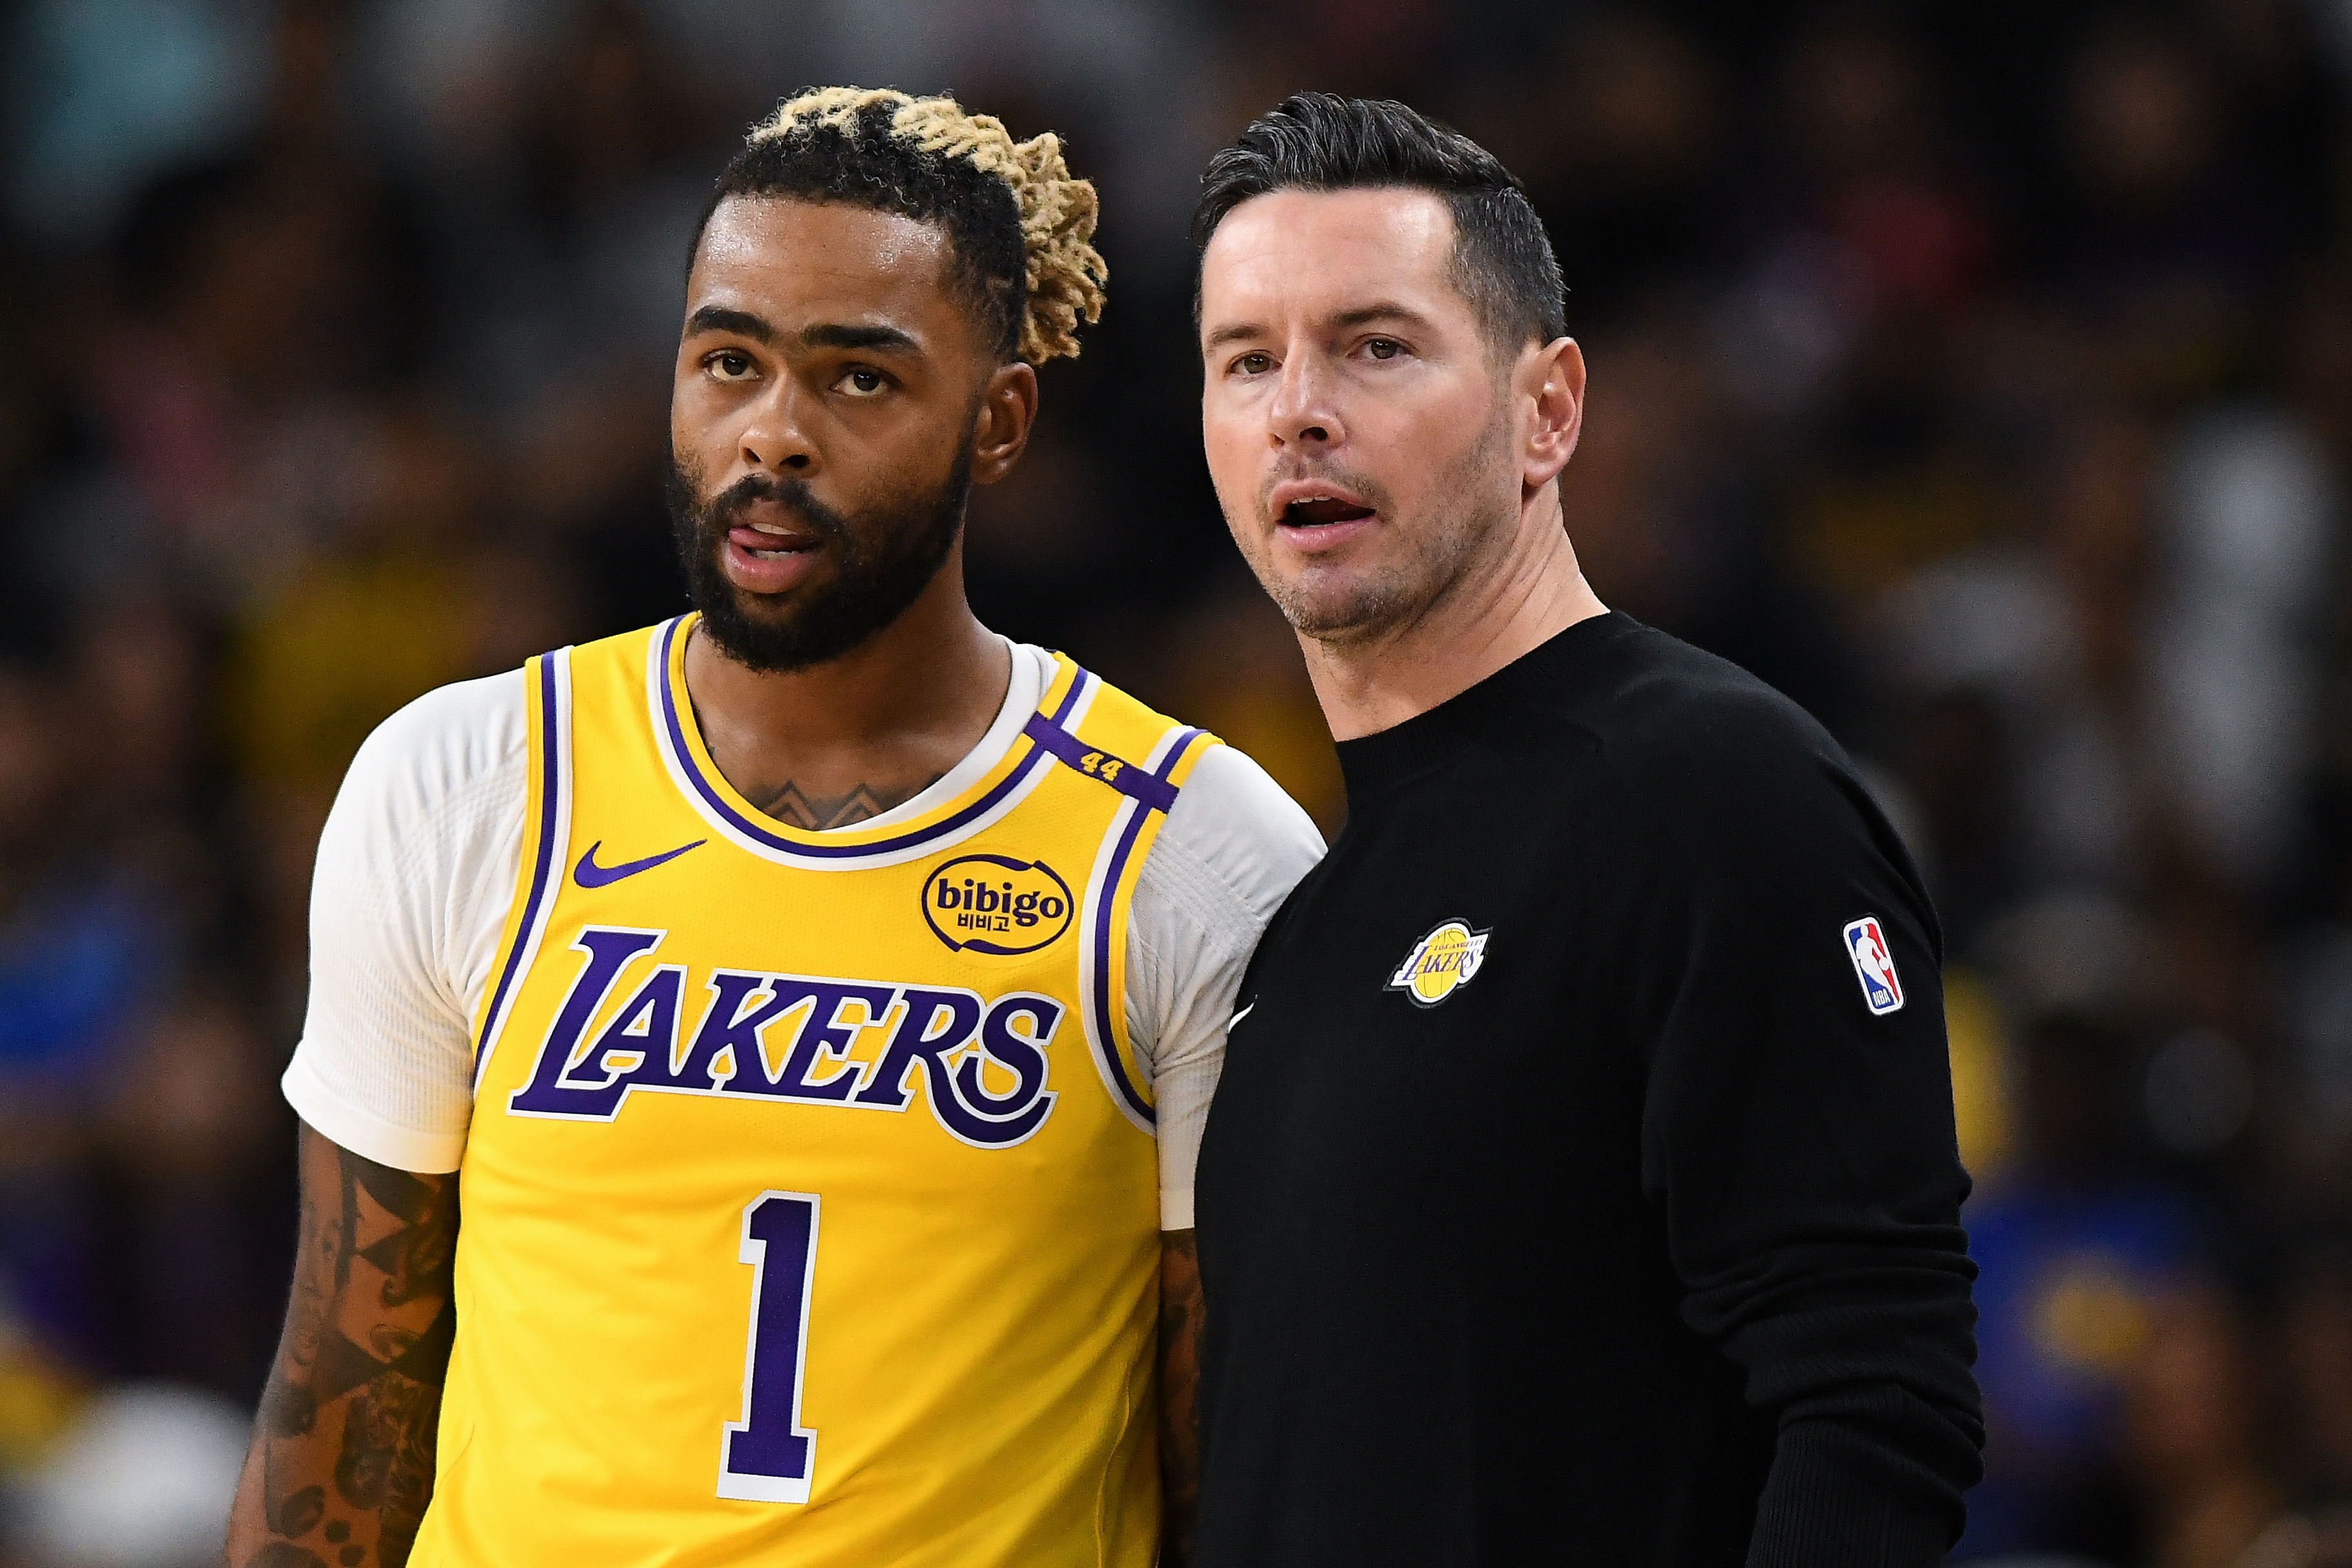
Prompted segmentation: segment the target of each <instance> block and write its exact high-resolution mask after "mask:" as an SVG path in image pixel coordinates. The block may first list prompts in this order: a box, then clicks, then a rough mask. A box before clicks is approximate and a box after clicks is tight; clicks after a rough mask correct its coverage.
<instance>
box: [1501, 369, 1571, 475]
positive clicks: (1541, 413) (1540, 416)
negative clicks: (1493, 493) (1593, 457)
mask: <svg viewBox="0 0 2352 1568" xmlns="http://www.w3.org/2000/svg"><path fill="white" fill-rule="evenodd" d="M1512 379H1513V388H1512V390H1513V392H1514V393H1515V394H1516V395H1517V397H1518V398H1519V399H1520V400H1521V403H1522V406H1525V407H1527V408H1528V412H1529V417H1528V425H1527V434H1526V437H1525V440H1524V443H1523V446H1522V449H1521V452H1520V457H1519V465H1520V466H1519V483H1520V484H1521V485H1522V486H1524V487H1525V488H1526V489H1528V490H1530V491H1532V490H1538V489H1542V488H1543V487H1544V486H1546V485H1548V484H1549V483H1551V482H1552V480H1554V479H1558V478H1559V471H1560V470H1561V469H1562V468H1566V467H1568V460H1569V458H1571V457H1574V456H1575V455H1576V439H1577V437H1578V436H1580V435H1581V434H1582V433H1583V430H1584V351H1583V350H1582V349H1580V348H1578V347H1577V346H1576V340H1575V339H1574V338H1554V339H1553V340H1552V341H1551V342H1548V343H1544V344H1542V345H1540V346H1539V347H1536V348H1530V349H1528V350H1527V351H1526V352H1525V353H1522V354H1521V355H1520V356H1519V363H1517V365H1516V366H1514V367H1513V371H1512Z"/></svg>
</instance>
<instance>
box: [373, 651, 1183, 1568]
mask: <svg viewBox="0 0 2352 1568" xmlns="http://www.w3.org/2000/svg"><path fill="white" fill-rule="evenodd" d="M691 624H692V622H691V617H686V618H681V619H679V620H675V621H671V622H668V623H667V624H666V625H663V626H657V627H655V628H652V629H650V630H646V631H640V632H635V633H632V634H630V635H628V636H625V637H614V638H612V639H610V640H607V641H604V642H599V643H593V644H591V645H588V646H586V647H578V648H572V649H567V650H563V651H560V652H557V653H553V654H550V655H547V656H546V657H544V658H538V659H534V660H532V661H531V662H530V665H529V666H528V667H527V668H526V671H525V675H526V679H527V681H528V684H529V688H530V706H531V714H532V718H531V751H532V761H531V786H530V792H531V793H530V815H529V818H528V820H527V822H526V825H525V837H524V853H523V858H522V859H523V864H522V871H521V876H520V882H519V886H518V888H517V893H516V899H515V904H514V908H513V910H512V912H511V914H510V915H509V919H508V923H507V931H506V935H505V938H504V941H503V944H502V947H501V949H500V952H499V958H498V961H497V963H496V964H495V966H494V967H493V969H492V971H491V974H492V982H491V984H490V986H489V988H488V996H487V997H486V998H485V1001H484V1005H483V1008H482V1015H481V1016H480V1018H479V1019H478V1040H479V1058H478V1064H477V1068H476V1086H475V1105H474V1116H473V1124H472V1129H471V1131H470V1132H469V1134H468V1138H467V1146H466V1153H465V1161H464V1164H463V1167H462V1169H461V1173H460V1177H459V1205H460V1209H459V1212H460V1216H461V1217H460V1222H459V1232H458V1242H457V1344H456V1348H455V1350H454V1352H453V1353H452V1354H451V1357H450V1363H449V1380H448V1389H447V1395H446V1403H445V1405H444V1406H443V1411H442V1416H441V1426H440V1435H439V1442H440V1447H439V1455H438V1471H437V1477H436V1483H435V1494H434V1499H433V1505H432V1508H431V1510H429V1511H428V1513H427V1514H426V1516H425V1525H424V1530H423V1532H422V1533H421V1534H420V1536H419V1537H418V1539H417V1543H416V1549H415V1555H414V1557H413V1558H412V1559H411V1561H412V1562H414V1563H417V1564H419V1565H420V1568H424V1565H431V1568H442V1565H445V1564H446V1565H456V1564H463V1565H466V1568H484V1565H488V1564H498V1565H499V1568H528V1565H532V1564H549V1565H551V1568H607V1565H614V1568H618V1565H635V1564H654V1563H660V1564H678V1565H687V1564H732V1563H789V1564H793V1568H827V1565H838V1568H879V1565H881V1564H885V1563H887V1564H894V1565H902V1568H916V1565H919V1564H938V1565H940V1568H948V1565H954V1568H981V1565H995V1564H1003V1565H1006V1568H1013V1565H1019V1568H1045V1565H1050V1564H1080V1563H1084V1564H1089V1565H1095V1564H1122V1565H1137V1568H1141V1565H1145V1564H1149V1563H1151V1562H1152V1560H1153V1557H1154V1554H1155V1551H1156V1546H1157V1537H1158V1531H1159V1509H1160V1504H1159V1478H1158V1459H1157V1443H1156V1437H1155V1426H1156V1418H1155V1414H1154V1410H1155V1405H1154V1394H1153V1381H1154V1364H1153V1363H1154V1344H1155V1320H1156V1316H1157V1300H1158V1284H1157V1281H1158V1259H1159V1243H1158V1235H1159V1199H1158V1191H1159V1181H1158V1162H1157V1157H1156V1145H1155V1142H1154V1140H1153V1137H1152V1131H1151V1126H1152V1109H1151V1101H1150V1093H1149V1091H1148V1089H1147V1088H1146V1087H1145V1085H1144V1082H1143V1079H1142V1075H1141V1074H1140V1073H1139V1071H1138V1070H1137V1064H1136V1060H1135V1058H1134V1053H1133V1051H1132V1049H1131V1047H1130V1042H1129V1039H1128V1033H1127V1023H1126V1009H1125V1006H1124V1003H1123V998H1124V996H1125V994H1126V977H1125V974H1124V973H1123V970H1124V967H1125V961H1126V953H1127V921H1128V910H1129V900H1130V899H1131V897H1132V895H1133V891H1134V887H1135V879H1136V875H1137V872H1138V869H1139V867H1140V866H1141V863H1142V861H1143V858H1144V856H1145V854H1146V852H1147V851H1148V850H1149V849H1150V844H1151V840H1152V837H1153V835H1154V834H1155V833H1156V832H1157V831H1158V828H1159V826H1160V823H1161V822H1162V821H1164V820H1165V815H1166V812H1167V809H1168V807H1169V805H1171V803H1172V801H1173V800H1174V798H1175V794H1176V791H1177V790H1178V788H1180V787H1181V785H1182V784H1183V782H1184V779H1185V776H1186V775H1187V773H1189V772H1190V771H1191V769H1192V764H1193V763H1195V762H1196V761H1197V760H1198V759H1199V757H1200V756H1201V754H1202V752H1203V751H1204V750H1206V749H1207V747H1208V746H1209V745H1211V744H1213V743H1214V742H1213V740H1212V739H1211V738H1210V737H1208V736H1206V735H1204V734H1202V732H1201V731H1196V730H1188V729H1185V728H1183V727H1182V726H1181V725H1178V724H1176V723H1174V722H1173V721H1170V720H1168V719H1165V718H1162V717H1160V715H1158V714H1156V713H1153V712H1151V711H1150V710H1148V709H1146V708H1144V707H1143V706H1142V705H1141V704H1140V703H1139V702H1137V701H1135V700H1133V699H1132V698H1129V697H1128V696H1126V695H1124V694H1123V693H1121V692H1119V691H1117V690H1115V689H1112V688H1110V687H1109V686H1108V685H1106V684H1104V683H1103V682H1102V681H1101V680H1099V679H1096V678H1095V677H1093V676H1091V675H1089V674H1087V672H1086V671H1084V670H1082V669H1080V668H1077V667H1076V665H1074V664H1072V663H1070V662H1069V661H1068V660H1067V659H1057V661H1056V670H1055V678H1054V679H1053V681H1052V684H1051V686H1050V687H1049V689H1047V691H1046V693H1045V699H1044V700H1043V701H1042V702H1041V703H1040V705H1039V708H1038V710H1037V711H1036V712H1035V713H1034V714H1032V715H1031V716H1030V718H1029V720H1028V721H1027V725H1026V727H1025V729H1024V731H1022V733H1021V735H1020V737H1019V738H1018V739H1017V740H1016V741H1015V742H1014V743H1013V746H1012V748H1011V749H1010V751H1009V752H1007V753H1006V754H1005V756H1004V757H1003V759H1002V760H1001V761H1000V762H998V763H997V764H996V765H995V766H994V767H993V768H992V769H991V770H990V771H989V772H988V773H987V774H986V775H985V776H984V777H982V778H981V779H979V780H978V781H977V782H975V783H974V784H972V785H971V787H970V788H969V789H967V790H965V791H963V792H962V793H961V795H958V796H957V797H956V798H955V799H953V800H950V801H948V802H946V803H944V804H942V805H940V806H938V807H937V808H936V809H934V810H932V811H930V812H928V813H926V814H925V815H923V816H921V817H919V819H917V820H914V821H912V822H901V823H894V824H892V825H890V826H882V827H872V828H859V829H850V830H845V831H836V832H827V833H809V832H804V831H801V830H799V829H796V828H793V827H789V826H784V825H782V824H781V823H778V822H775V821H773V820H772V819H770V818H768V817H766V816H762V815H761V813H760V812H758V811H757V810H755V809H754V808H753V807H752V806H751V805H750V804H749V803H747V802H746V801H745V800H744V799H743V798H742V797H741V796H740V795H738V794H737V793H736V792H735V791H734V790H733V789H732V788H730V786H729V785H728V784H727V782H726V780H725V779H723V778H721V777H720V776H719V771H718V769H717V768H715V767H714V766H712V764H711V761H710V756H709V752H708V751H706V750H705V749H704V746H703V742H702V740H701V738H700V736H699V734H698V731H697V729H696V725H695V721H694V714H693V710H692V707H691V705H690V704H689V703H688V700H687V696H686V684H685V649H686V642H687V637H688V631H689V629H690V626H691Z"/></svg>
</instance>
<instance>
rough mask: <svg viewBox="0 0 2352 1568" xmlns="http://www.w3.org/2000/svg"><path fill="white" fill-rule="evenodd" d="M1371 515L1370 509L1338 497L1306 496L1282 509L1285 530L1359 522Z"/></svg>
mask: <svg viewBox="0 0 2352 1568" xmlns="http://www.w3.org/2000/svg"><path fill="white" fill-rule="evenodd" d="M1371 515H1372V509H1371V508H1370V507H1368V506H1358V505H1357V504H1356V503H1355V502H1354V501H1350V500H1340V499H1339V497H1338V496H1307V497H1302V498H1301V499H1299V500H1295V501H1292V502H1291V503H1290V504H1289V505H1288V506H1286V507H1284V508H1283V509H1282V525H1283V526H1284V527H1285V528H1324V527H1328V525H1330V524H1332V523H1335V522H1360V521H1362V520H1364V519H1365V518H1368V517H1370V516H1371Z"/></svg>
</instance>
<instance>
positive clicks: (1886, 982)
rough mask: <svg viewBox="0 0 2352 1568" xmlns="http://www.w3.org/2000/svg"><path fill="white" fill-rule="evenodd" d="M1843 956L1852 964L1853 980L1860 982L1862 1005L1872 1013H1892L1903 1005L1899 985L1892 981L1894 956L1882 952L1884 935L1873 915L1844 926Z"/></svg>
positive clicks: (1901, 989) (1900, 986) (1900, 982)
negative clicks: (1851, 960) (1844, 954)
mask: <svg viewBox="0 0 2352 1568" xmlns="http://www.w3.org/2000/svg"><path fill="white" fill-rule="evenodd" d="M1845 952H1846V956H1847V957H1848V958H1851V959H1853V973H1854V977H1855V978H1856V979H1858V980H1860V981H1861V982H1862V999H1863V1002H1864V1005H1867V1006H1868V1007H1869V1008H1870V1010H1871V1011H1872V1012H1873V1013H1892V1012H1894V1011H1895V1009H1896V1008H1897V1007H1900V1006H1902V1005H1903V982H1902V981H1901V980H1899V979H1897V978H1896V977H1895V955H1894V954H1893V953H1891V952H1887V951H1886V932H1885V931H1883V930H1881V929H1880V927H1879V924H1878V917H1877V916H1876V915H1864V916H1863V917H1862V918H1861V919H1860V920H1858V921H1847V922H1846V928H1845Z"/></svg>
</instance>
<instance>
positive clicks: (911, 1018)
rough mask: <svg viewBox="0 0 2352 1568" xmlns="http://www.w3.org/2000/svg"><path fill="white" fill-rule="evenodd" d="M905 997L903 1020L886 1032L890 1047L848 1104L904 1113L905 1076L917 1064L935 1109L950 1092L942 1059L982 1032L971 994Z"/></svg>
mask: <svg viewBox="0 0 2352 1568" xmlns="http://www.w3.org/2000/svg"><path fill="white" fill-rule="evenodd" d="M903 994H904V995H905V996H906V999H907V1016H905V1017H903V1018H901V1019H899V1020H898V1027H897V1028H896V1029H894V1030H892V1031H891V1032H890V1043H889V1044H888V1045H887V1046H885V1047H883V1049H882V1059H881V1061H880V1062H878V1063H877V1064H876V1066H875V1068H874V1076H873V1077H872V1078H870V1079H866V1087H865V1088H864V1089H859V1090H858V1091H857V1093H856V1096H855V1097H854V1098H853V1099H852V1100H850V1103H851V1104H852V1105H878V1106H881V1107H883V1108H884V1109H886V1110H906V1109H907V1101H908V1099H909V1098H910V1091H909V1090H908V1088H907V1074H908V1071H909V1070H910V1069H911V1068H913V1067H914V1066H915V1064H916V1063H917V1062H920V1063H922V1065H923V1070H924V1072H925V1074H926V1076H928V1078H929V1080H930V1085H931V1100H932V1103H934V1104H937V1103H938V1102H939V1101H940V1100H941V1099H942V1098H944V1097H945V1096H946V1095H948V1094H950V1093H952V1092H953V1090H952V1089H950V1087H949V1084H948V1070H947V1066H946V1064H945V1063H944V1062H942V1061H941V1060H940V1058H942V1057H944V1056H946V1055H947V1054H948V1053H949V1052H950V1051H952V1050H954V1049H956V1048H957V1047H960V1046H961V1045H962V1044H963V1043H964V1042H965V1041H966V1040H969V1039H971V1037H972V1033H973V1031H975V1030H976V1029H978V1028H979V1027H980V1016H981V1011H982V1009H981V1001H980V998H979V997H977V996H975V995H973V994H971V992H969V991H944V990H932V989H930V988H929V987H927V986H921V985H909V986H908V987H907V988H906V991H905V992H904V993H903ZM942 1017H944V1019H945V1021H944V1022H942V1021H941V1020H942Z"/></svg>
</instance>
